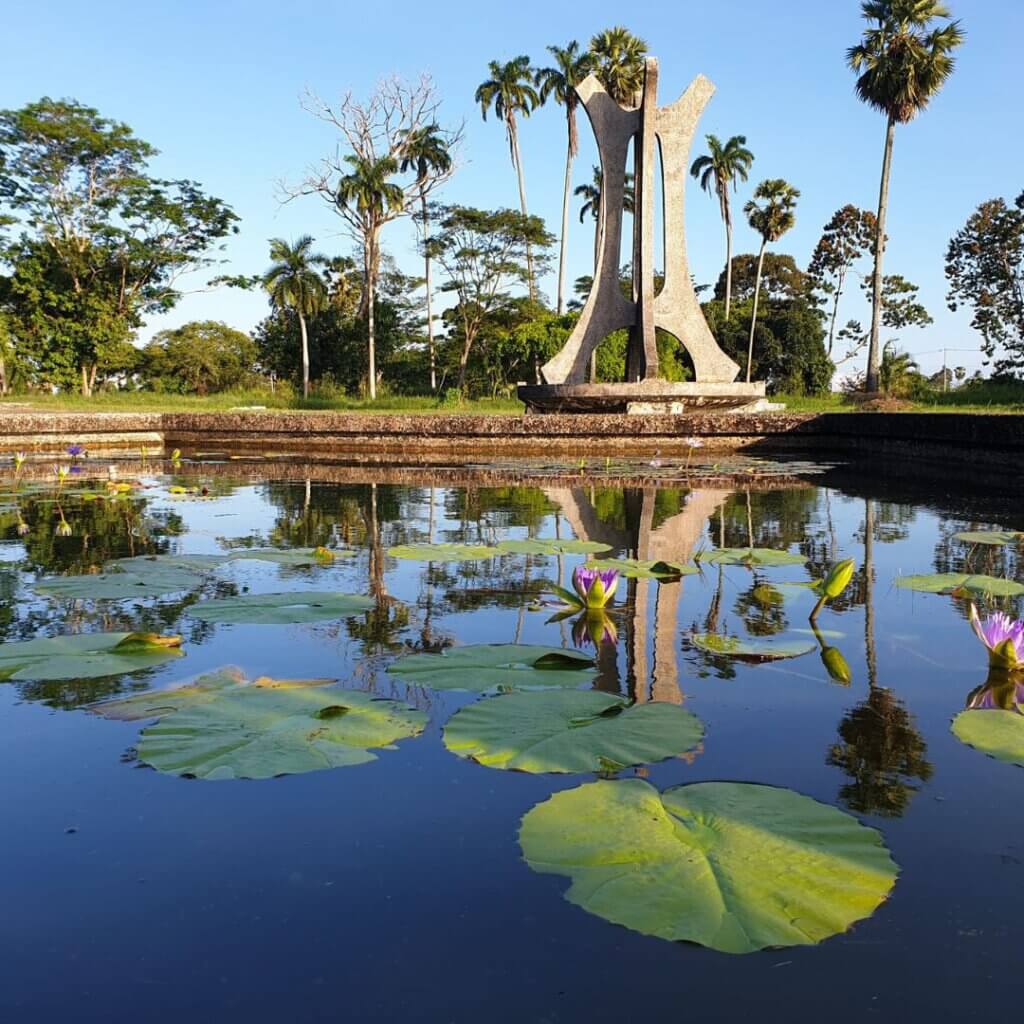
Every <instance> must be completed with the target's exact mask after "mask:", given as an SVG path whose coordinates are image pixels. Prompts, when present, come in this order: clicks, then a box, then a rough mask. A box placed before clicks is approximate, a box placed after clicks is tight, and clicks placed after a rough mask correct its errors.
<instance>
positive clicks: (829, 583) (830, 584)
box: [821, 558, 857, 601]
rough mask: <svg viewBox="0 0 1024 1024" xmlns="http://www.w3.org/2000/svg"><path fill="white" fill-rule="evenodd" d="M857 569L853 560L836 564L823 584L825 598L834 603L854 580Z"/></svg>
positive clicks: (822, 589) (822, 590)
mask: <svg viewBox="0 0 1024 1024" xmlns="http://www.w3.org/2000/svg"><path fill="white" fill-rule="evenodd" d="M856 567H857V566H856V564H855V563H854V561H853V559H852V558H847V559H846V560H845V561H843V562H836V564H835V565H833V566H832V568H831V569H830V570H829V572H828V575H827V576H826V577H825V578H824V580H822V582H821V593H822V594H823V596H824V597H826V598H827V599H828V600H829V601H834V600H835V599H836V598H837V597H838V596H839V595H840V594H841V593H842V592H843V591H844V590H845V589H846V588H847V587H848V586H849V585H850V580H852V579H853V571H854V569H856Z"/></svg>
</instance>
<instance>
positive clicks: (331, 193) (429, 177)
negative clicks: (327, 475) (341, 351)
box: [282, 75, 462, 399]
mask: <svg viewBox="0 0 1024 1024" xmlns="http://www.w3.org/2000/svg"><path fill="white" fill-rule="evenodd" d="M440 106H441V102H440V100H439V99H438V98H437V92H436V90H435V88H434V83H433V81H432V80H431V78H430V76H429V75H421V76H420V78H419V79H418V80H417V81H416V82H406V81H404V80H403V79H401V78H398V77H397V76H392V77H390V78H386V79H384V80H383V81H381V82H380V83H378V85H377V87H376V88H375V89H374V91H373V93H372V94H371V96H370V98H369V99H368V100H365V101H363V100H358V99H356V98H355V97H354V96H353V94H352V93H351V91H350V92H347V93H345V94H344V95H343V96H342V97H341V99H340V100H339V101H338V102H337V103H334V104H332V103H329V102H328V101H326V100H324V99H321V98H320V97H319V96H318V95H317V94H316V93H314V92H312V91H309V90H307V91H306V93H305V95H304V96H303V98H302V107H303V109H304V110H307V111H308V112H309V113H311V114H312V115H313V116H314V117H316V118H317V119H319V120H321V121H323V122H324V123H325V124H328V125H330V126H331V127H332V128H335V129H336V130H337V131H338V133H339V135H340V140H339V144H338V146H337V147H336V148H335V152H334V153H333V154H331V155H330V156H327V157H324V158H322V159H321V160H320V161H319V162H318V163H317V164H315V165H314V166H312V167H310V168H309V170H308V171H307V173H306V177H305V178H304V179H303V180H302V181H301V182H300V183H299V184H298V185H282V191H283V193H284V196H285V199H286V201H287V200H289V199H294V198H296V197H298V196H308V195H315V196H319V197H320V198H321V199H323V201H324V202H326V203H327V204H328V205H329V206H330V207H331V209H333V210H334V211H335V212H336V213H337V214H338V215H339V216H340V217H341V219H342V221H343V223H344V225H345V230H346V231H347V233H348V234H349V236H350V237H351V238H352V239H353V241H354V242H355V243H356V245H357V246H358V248H359V251H360V252H361V254H362V261H363V294H362V298H361V301H360V313H361V315H362V316H364V317H365V318H366V333H367V383H368V389H369V395H370V398H371V399H372V398H376V397H377V367H376V333H375V322H374V302H375V299H376V288H377V281H378V278H379V276H380V259H381V247H380V236H381V231H382V229H383V228H384V226H385V225H386V224H388V223H390V222H391V221H393V220H397V219H398V218H399V217H403V216H406V215H407V214H409V213H410V212H411V211H412V210H413V200H416V201H417V202H419V203H420V204H421V205H422V204H423V203H424V202H425V201H426V199H427V197H429V195H430V194H431V193H432V192H433V191H434V190H435V189H437V188H438V187H439V186H440V185H442V184H444V182H446V181H447V180H448V179H449V178H450V177H451V176H452V174H453V173H454V170H455V163H454V161H452V162H448V163H444V164H438V165H433V166H429V167H427V168H426V169H425V171H424V168H419V167H417V168H413V167H412V165H410V164H409V163H406V166H407V168H408V172H407V173H406V174H405V175H403V174H402V172H401V170H400V168H401V165H402V163H403V161H404V160H405V157H406V152H405V151H406V148H408V146H409V145H410V139H413V138H415V137H416V136H417V135H418V133H420V132H421V131H422V130H424V129H426V128H429V127H431V126H436V125H437V124H438V112H439V108H440ZM437 131H438V132H439V133H440V134H441V135H442V136H443V137H444V139H445V142H446V144H447V147H448V149H449V151H451V150H453V149H454V148H455V147H456V146H457V145H458V143H459V141H460V140H461V138H462V128H461V126H459V127H457V128H455V129H437ZM420 171H424V173H420Z"/></svg>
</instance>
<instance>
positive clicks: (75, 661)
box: [0, 633, 182, 681]
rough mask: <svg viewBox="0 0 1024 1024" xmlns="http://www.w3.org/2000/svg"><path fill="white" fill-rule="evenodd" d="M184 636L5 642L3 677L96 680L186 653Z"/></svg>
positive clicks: (0, 651)
mask: <svg viewBox="0 0 1024 1024" xmlns="http://www.w3.org/2000/svg"><path fill="white" fill-rule="evenodd" d="M180 647H181V637H180V636H157V635H155V634H152V633H80V634H75V635H74V636H54V637H48V638H45V639H39V640H23V641H20V642H15V643H5V644H0V679H2V680H7V679H10V680H15V681H21V680H41V681H45V680H52V679H96V678H99V677H101V676H119V675H126V674H127V673H129V672H140V671H142V670H143V669H147V668H155V667H156V666H157V665H162V664H163V663H164V662H165V661H169V660H171V659H172V658H177V657H180V656H181V653H182V652H181V650H180Z"/></svg>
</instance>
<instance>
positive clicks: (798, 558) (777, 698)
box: [0, 453, 1024, 1024]
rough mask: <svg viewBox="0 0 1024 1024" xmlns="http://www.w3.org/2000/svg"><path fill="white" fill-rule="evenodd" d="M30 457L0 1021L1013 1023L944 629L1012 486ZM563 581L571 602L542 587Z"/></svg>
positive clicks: (1011, 988)
mask: <svg viewBox="0 0 1024 1024" xmlns="http://www.w3.org/2000/svg"><path fill="white" fill-rule="evenodd" d="M61 465H62V467H63V468H65V469H69V472H67V473H66V474H62V475H61V476H60V477H59V478H58V477H57V476H56V475H55V474H53V473H51V472H50V468H49V465H48V464H47V465H45V466H44V467H38V466H36V467H33V466H32V465H31V464H29V465H28V466H26V467H24V468H23V469H22V468H19V470H18V471H17V473H16V472H15V470H14V468H13V467H10V466H8V467H7V468H6V469H5V470H4V478H3V483H2V490H3V496H2V498H0V502H2V510H0V537H2V538H3V543H2V545H0V559H2V563H0V587H2V588H3V598H4V601H3V611H2V616H0V629H2V634H0V635H2V637H3V640H4V643H3V644H0V675H2V677H3V679H4V680H5V681H4V682H3V683H0V750H2V751H3V755H2V757H3V776H4V779H3V785H2V787H0V811H2V820H3V822H4V829H3V833H4V835H3V843H2V853H0V863H2V866H3V870H2V873H0V878H2V883H0V886H2V906H3V908H4V911H3V915H2V923H0V934H2V936H3V944H2V945H3V948H2V957H3V960H2V962H3V964H4V976H5V981H4V983H3V985H2V986H0V1016H2V1018H3V1019H4V1020H5V1021H12V1022H20V1021H33V1022H37V1021H49V1020H67V1019H74V1020H82V1021H84V1020H88V1021H93V1020H95V1021H115V1020H117V1021H121V1020H131V1019H139V1020H145V1021H147V1022H162V1021H175V1022H177V1021H180V1020H181V1019H183V1018H184V1017H186V1016H190V1017H192V1018H193V1019H196V1020H218V1021H225V1022H226V1021H236V1020H237V1021H243V1020H244V1021H256V1020H259V1021H262V1020H295V1021H298V1020H301V1021H320V1020H332V1021H334V1020H346V1021H393V1020H409V1021H445V1022H447V1021H455V1022H461V1021H479V1020H486V1021H510V1022H511V1021H514V1022H543V1024H556V1022H569V1021H580V1020H586V1019H592V1020H621V1021H645V1022H646V1021H677V1020H679V1019H683V1018H686V1017H701V1018H705V1019H720V1020H728V1019H738V1018H739V1016H740V1014H744V1013H750V1014H753V1013H758V1012H760V1013H763V1010H764V1006H765V1003H766V1000H767V1001H770V1003H771V1004H772V1005H778V1006H785V1007H786V1016H792V1017H797V1018H800V1017H806V1018H808V1019H811V1017H812V1015H815V1016H818V1015H821V1016H827V1019H829V1020H830V1021H854V1020H862V1019H863V1018H864V1017H865V1015H868V1016H872V1017H874V1018H875V1019H881V1020H890V1019H892V1020H895V1019H901V1020H905V1019H912V1020H920V1019H925V1017H926V1015H929V1014H933V1015H935V1016H936V1017H938V1018H941V1019H957V1020H959V1019H971V1018H974V1017H986V1016H991V1015H998V1019H1005V1018H1006V1017H1007V1016H1008V1015H1009V1014H1010V1013H1011V1012H1012V1007H1013V1006H1014V1005H1016V1001H1017V990H1018V975H1019V971H1020V946H1019V938H1020V934H1021V931H1020V927H1021V921H1022V918H1024V884H1022V883H1024V824H1022V818H1021V814H1020V806H1021V796H1022V793H1024V771H1022V769H1021V767H1019V766H1018V764H1015V763H1013V757H1014V750H1015V751H1016V758H1017V760H1018V761H1020V760H1022V758H1021V752H1022V749H1024V748H1022V732H1024V727H1021V722H1019V721H1017V720H1016V719H1017V718H1021V716H1020V715H1019V714H1018V713H1017V712H1016V711H1013V710H1004V708H1010V709H1012V708H1013V707H1014V703H1013V700H1014V686H1015V685H1016V680H1015V679H1014V677H1013V676H1012V674H1007V673H1006V672H1003V673H1002V674H1001V675H1000V673H999V672H998V671H996V672H994V673H993V676H992V677H991V678H992V681H995V682H997V683H1000V684H1001V687H1000V686H996V687H995V688H991V687H990V688H989V689H987V690H979V689H978V688H979V687H980V686H982V684H984V683H985V682H986V678H987V675H988V671H989V669H988V665H989V655H988V652H987V651H986V649H985V647H984V646H983V644H982V643H981V642H979V639H978V638H977V637H976V636H975V634H974V632H973V631H972V628H971V624H970V621H969V617H970V615H971V608H972V606H973V607H976V608H977V610H978V612H979V614H980V615H981V617H982V618H983V619H985V618H986V617H987V616H988V615H990V614H992V613H993V612H995V611H998V610H1002V611H1004V612H1007V613H1009V614H1011V615H1013V616H1020V615H1021V613H1022V610H1024V609H1022V598H1021V596H1020V595H1021V594H1024V557H1022V553H1024V544H1022V543H1021V539H1022V538H1021V537H1020V536H1017V535H1016V533H1015V531H1017V530H1020V529H1022V528H1024V512H1022V511H1021V508H1020V503H1019V495H1014V493H1013V492H1012V490H1008V491H1006V492H1005V493H1003V494H1002V495H1000V494H999V493H993V492H991V491H986V490H983V489H979V488H968V487H967V486H966V485H964V486H963V487H962V488H958V485H957V484H956V483H955V482H953V483H951V482H949V480H948V479H947V480H946V481H944V482H941V483H940V482H936V481H928V480H927V479H924V480H921V479H915V478H911V477H910V476H908V474H907V473H904V472H902V471H901V470H900V469H899V467H897V468H896V470H895V471H894V472H892V473H890V474H889V475H886V474H885V473H883V472H882V471H881V469H880V468H879V467H878V466H872V467H869V468H865V467H858V466H856V465H837V464H834V463H832V464H819V465H815V464H813V463H811V462H807V461H802V462H791V463H778V462H769V461H764V462H763V463H762V464H760V465H758V463H757V462H756V460H747V461H745V462H744V463H743V465H742V466H739V467H738V468H737V467H736V466H734V467H732V469H731V470H730V469H729V468H728V467H725V468H723V467H720V466H706V467H704V470H705V471H703V472H702V471H700V467H698V466H697V465H696V464H695V465H694V466H689V465H684V466H679V465H677V466H675V467H668V468H667V469H666V470H665V471H664V472H662V473H660V474H658V473H652V472H651V470H650V468H649V467H650V464H649V463H648V464H647V465H646V466H641V467H640V468H639V469H636V467H634V469H636V473H635V479H632V480H631V479H630V467H629V466H615V467H612V466H610V465H609V464H608V463H606V464H605V466H604V469H605V470H606V471H607V472H606V473H605V475H604V476H602V473H601V472H597V471H595V472H593V473H591V472H590V471H589V470H588V467H587V466H585V465H584V466H581V467H580V468H579V470H578V471H577V469H576V468H575V467H573V466H563V467H555V468H554V469H552V470H551V471H550V472H547V473H545V472H543V471H542V470H541V468H538V467H537V466H536V465H534V466H533V467H532V468H531V470H530V472H527V473H522V472H520V473H519V474H518V475H516V474H515V473H513V472H512V469H514V467H508V466H504V467H493V466H492V467H490V468H489V469H487V468H486V467H484V468H482V469H480V468H478V471H475V470H473V468H472V467H469V468H467V467H463V468H461V469H460V470H458V471H454V470H453V471H449V472H446V471H445V470H443V469H440V468H434V469H429V470H428V469H426V468H421V469H419V470H418V471H410V472H408V473H406V474H405V475H404V476H402V477H401V478H400V479H399V478H397V477H396V476H395V475H394V474H391V475H389V474H388V473H387V472H383V471H376V470H374V469H372V468H368V467H363V468H360V467H348V468H332V467H331V466H324V465H312V466H307V465H303V464H302V463H301V461H299V460H296V459H290V460H289V459H281V460H277V461H275V460H270V459H265V460H256V461H247V460H246V459H245V458H236V459H232V458H229V457H228V456H227V455H226V454H224V453H211V454H209V455H200V454H196V455H194V456H193V458H191V459H186V460H184V461H182V462H181V463H175V464H173V465H172V464H170V463H162V462H160V463H153V462H152V461H150V462H148V463H147V462H145V461H144V462H142V463H139V462H134V463H132V462H130V461H127V460H123V461H116V460H114V461H110V460H107V459H104V458H101V457H93V458H83V459H75V460H73V461H72V462H70V463H69V461H68V460H67V459H66V458H63V459H62V461H61ZM594 465H595V467H597V463H596V462H595V463H594ZM520 468H522V467H520ZM506 473H507V479H504V480H503V479H502V477H503V474H506ZM574 474H575V475H574ZM989 531H1005V533H1006V535H1005V536H999V537H993V536H989V535H988V533H989ZM978 532H983V533H985V534H986V536H982V537H974V536H969V537H967V538H966V539H964V538H960V537H958V536H957V535H958V534H963V533H969V534H974V533H978ZM524 541H532V542H533V543H522V542H524ZM580 541H582V542H585V543H582V544H581V543H574V542H580ZM722 552H725V554H724V555H723V554H722ZM752 552H753V555H752V554H751V553H752ZM781 553H786V554H788V555H789V556H790V557H782V556H781ZM847 558H850V559H853V560H854V563H855V571H854V573H853V576H852V579H851V581H850V583H849V585H848V586H847V587H846V588H845V589H844V590H843V591H842V592H841V593H840V594H839V595H838V596H836V597H835V598H834V599H832V600H829V601H828V602H827V603H826V604H825V605H824V607H823V608H822V610H821V611H820V614H819V615H818V616H817V618H816V620H815V623H814V624H813V625H812V623H811V622H810V621H809V615H810V613H811V610H812V608H813V607H814V605H815V602H816V600H817V596H818V595H817V593H816V591H815V590H814V589H813V588H812V586H810V585H808V584H812V583H813V581H816V580H820V579H822V578H823V577H825V576H826V574H827V573H828V572H829V569H830V568H831V567H832V566H833V565H835V564H836V563H838V562H840V561H841V560H843V559H847ZM588 560H598V561H600V562H602V563H607V562H608V561H609V560H610V561H612V562H614V563H615V565H616V566H617V568H618V569H619V570H620V572H623V573H628V575H620V577H619V578H618V581H617V585H616V586H615V590H614V594H613V596H612V598H611V600H610V602H609V603H608V604H607V605H606V606H605V608H604V610H603V611H602V610H595V611H591V612H589V613H588V612H587V611H586V610H583V611H579V610H577V609H570V608H567V607H566V605H565V604H564V603H563V601H564V598H563V597H560V596H559V594H558V592H557V591H556V590H553V589H552V588H553V587H558V586H560V587H562V588H563V590H567V591H570V592H571V591H572V587H573V583H572V580H573V575H574V570H575V569H576V568H577V567H578V566H580V565H583V564H584V563H585V562H587V561H588ZM630 560H633V561H632V562H631V561H630ZM637 562H642V563H644V565H642V566H638V565H637V564H636V563H637ZM946 573H953V574H961V575H960V576H959V577H956V578H952V579H950V578H946V579H942V580H939V581H937V582H936V581H935V580H934V579H931V578H929V579H925V580H919V579H918V580H915V579H913V578H912V577H920V576H928V577H933V576H934V575H935V574H946ZM964 576H967V577H969V578H967V579H966V580H965V579H964ZM992 581H996V582H992ZM929 591H931V592H929ZM936 591H938V592H936ZM268 595H285V596H278V597H273V598H271V599H270V600H267V596H268ZM135 634H152V635H154V636H155V637H157V638H164V639H163V640H157V639H154V636H150V637H149V638H146V637H141V638H140V637H137V636H135ZM57 636H72V637H73V639H71V640H66V641H63V643H62V645H61V646H59V647H58V646H54V645H47V644H46V643H45V640H46V639H47V638H52V637H57ZM176 636H177V637H180V644H178V642H177V641H174V640H173V639H166V638H173V637H176ZM29 640H33V641H37V642H35V643H33V644H31V645H28V646H24V647H22V646H17V645H18V644H21V643H22V642H24V641H29ZM167 645H170V646H167ZM485 645H501V646H485ZM509 645H516V646H515V647H510V646H509ZM1004 653H1005V651H1004ZM182 684H189V685H188V686H186V687H184V688H182ZM151 691H165V692H161V693H158V694H153V693H152V692H151ZM1008 694H1009V695H1008ZM1016 697H1017V698H1019V699H1021V700H1024V686H1022V687H1018V689H1017V690H1016ZM968 704H974V705H976V708H975V709H974V710H969V711H965V708H966V707H967V705H968ZM993 704H995V705H999V706H997V707H992V708H988V709H983V707H982V706H984V705H993ZM961 713H963V714H961ZM958 716H959V717H958ZM986 716H988V717H986ZM1014 716H1016V718H1015V717H1014ZM954 718H957V721H958V722H960V724H961V726H963V727H962V728H958V731H957V732H956V733H955V732H954V731H953V729H952V728H951V722H952V721H953V720H954ZM1021 721H1022V722H1024V718H1022V719H1021ZM989 723H995V724H999V728H998V729H997V728H995V725H993V726H990V725H989ZM1014 744H1016V746H1015V747H1014ZM986 751H995V752H996V753H998V754H999V755H1000V756H998V757H992V756H987V753H986Z"/></svg>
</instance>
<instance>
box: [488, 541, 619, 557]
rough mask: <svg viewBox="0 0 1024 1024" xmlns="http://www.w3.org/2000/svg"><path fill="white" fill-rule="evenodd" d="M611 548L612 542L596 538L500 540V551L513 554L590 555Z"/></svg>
mask: <svg viewBox="0 0 1024 1024" xmlns="http://www.w3.org/2000/svg"><path fill="white" fill-rule="evenodd" d="M611 549H612V546H611V544H602V543H601V542H600V541H596V540H559V539H558V538H557V537H531V538H530V539H528V540H503V541H499V542H498V550H499V551H503V552H507V553H509V554H513V555H589V554H595V553H597V552H600V551H611Z"/></svg>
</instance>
